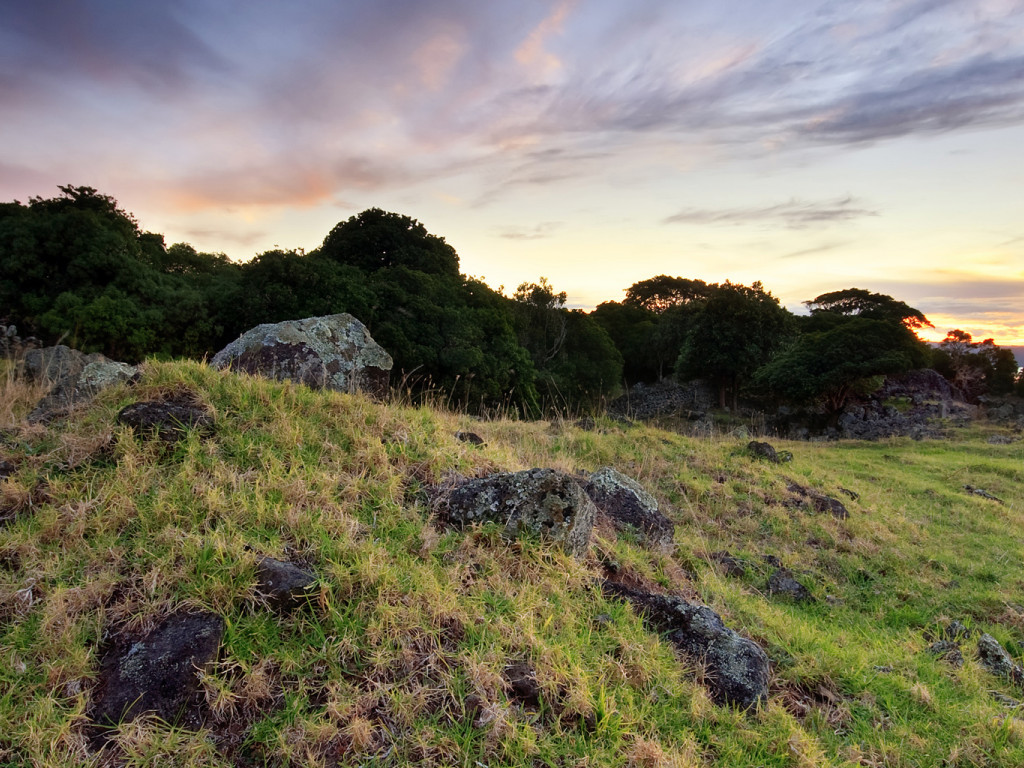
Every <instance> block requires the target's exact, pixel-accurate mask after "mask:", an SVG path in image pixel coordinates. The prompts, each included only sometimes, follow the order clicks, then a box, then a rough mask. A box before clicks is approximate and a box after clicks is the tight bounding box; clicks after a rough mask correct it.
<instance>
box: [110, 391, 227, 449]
mask: <svg viewBox="0 0 1024 768" xmlns="http://www.w3.org/2000/svg"><path fill="white" fill-rule="evenodd" d="M117 423H118V424H124V425H125V426H128V427H131V428H132V429H134V430H135V431H136V432H137V433H139V434H141V435H146V436H154V435H155V436H157V437H159V438H160V439H161V440H163V441H164V442H168V443H174V442H177V441H178V440H182V439H184V438H185V437H186V436H187V435H188V431H189V430H192V429H194V430H197V431H198V432H199V433H200V434H201V435H206V436H209V435H211V434H213V416H212V415H211V414H210V412H209V411H207V410H206V409H205V408H202V407H200V406H198V405H196V404H194V403H191V402H188V401H187V400H185V399H180V400H145V401H142V402H138V403H132V404H131V405H129V406H126V407H124V408H122V409H121V412H120V413H118V414H117Z"/></svg>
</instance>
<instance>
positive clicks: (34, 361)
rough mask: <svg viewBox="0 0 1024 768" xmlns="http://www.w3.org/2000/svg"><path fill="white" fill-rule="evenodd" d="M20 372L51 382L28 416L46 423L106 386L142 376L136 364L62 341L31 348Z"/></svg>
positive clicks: (33, 378)
mask: <svg viewBox="0 0 1024 768" xmlns="http://www.w3.org/2000/svg"><path fill="white" fill-rule="evenodd" d="M19 371H20V373H21V375H22V376H24V377H25V378H27V379H29V380H30V381H33V382H35V383H37V384H49V385H51V386H50V390H49V392H47V394H46V395H45V396H44V397H43V399H42V400H40V401H39V402H38V403H37V404H36V407H35V408H34V409H33V410H32V412H31V413H30V414H29V415H28V419H29V421H30V422H45V421H49V420H51V419H54V418H57V417H59V416H62V415H64V414H66V413H67V412H68V411H69V410H70V409H71V408H72V407H74V406H76V405H79V404H81V403H83V402H86V401H88V400H90V399H92V398H93V397H95V396H96V395H97V394H98V393H99V392H100V391H102V390H104V389H106V388H107V387H111V386H113V385H115V384H120V383H122V382H134V381H137V380H138V378H139V375H140V374H139V369H138V368H136V367H134V366H131V365H127V364H125V363H119V362H116V361H114V360H109V359H107V358H106V357H104V356H103V355H100V354H92V355H86V354H84V353H82V352H79V351H78V350H76V349H71V348H70V347H66V346H64V345H63V344H60V345H58V346H56V347H44V348H43V349H31V350H29V351H28V352H26V353H25V357H24V359H23V360H22V362H21V364H20V366H19Z"/></svg>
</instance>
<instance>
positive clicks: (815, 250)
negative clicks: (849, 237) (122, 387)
mask: <svg viewBox="0 0 1024 768" xmlns="http://www.w3.org/2000/svg"><path fill="white" fill-rule="evenodd" d="M845 245H849V241H836V242H831V243H821V244H820V245H814V246H811V247H810V248H801V249H800V250H799V251H791V252H790V253H784V254H782V255H781V256H780V257H779V258H780V259H798V258H801V257H803V256H816V255H818V254H819V253H828V252H829V251H834V250H835V249H837V248H842V247H843V246H845Z"/></svg>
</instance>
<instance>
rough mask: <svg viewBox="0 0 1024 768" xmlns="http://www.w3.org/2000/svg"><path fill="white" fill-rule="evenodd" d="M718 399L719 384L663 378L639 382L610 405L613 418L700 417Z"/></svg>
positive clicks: (609, 409)
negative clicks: (648, 382) (680, 381)
mask: <svg viewBox="0 0 1024 768" xmlns="http://www.w3.org/2000/svg"><path fill="white" fill-rule="evenodd" d="M717 402H718V392H717V390H716V389H715V387H713V386H711V385H710V384H708V383H706V382H702V381H691V382H687V383H686V384H680V383H679V382H676V381H673V380H672V379H662V380H661V381H659V382H657V383H655V384H643V383H638V384H635V385H633V387H632V389H631V390H630V391H629V392H627V393H626V394H625V395H623V396H622V397H619V398H617V399H616V400H614V401H613V402H612V403H611V404H609V406H608V415H609V416H611V417H612V418H615V417H624V418H628V419H639V420H641V421H643V420H646V419H656V418H658V417H661V416H684V417H686V418H689V419H697V418H700V417H701V416H702V415H703V414H705V413H706V412H707V411H708V410H710V409H711V408H714V407H715V405H716V404H717Z"/></svg>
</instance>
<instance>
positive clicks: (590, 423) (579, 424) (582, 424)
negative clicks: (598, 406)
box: [575, 416, 597, 432]
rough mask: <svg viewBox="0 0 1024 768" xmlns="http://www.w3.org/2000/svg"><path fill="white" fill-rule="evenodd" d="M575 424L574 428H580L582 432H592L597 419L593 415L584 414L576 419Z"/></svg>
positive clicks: (595, 427)
mask: <svg viewBox="0 0 1024 768" xmlns="http://www.w3.org/2000/svg"><path fill="white" fill-rule="evenodd" d="M575 426H576V429H582V430H583V431H584V432H593V431H594V430H595V429H597V421H596V420H595V419H594V417H593V416H584V417H583V418H582V419H578V420H577V421H576V425H575Z"/></svg>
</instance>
